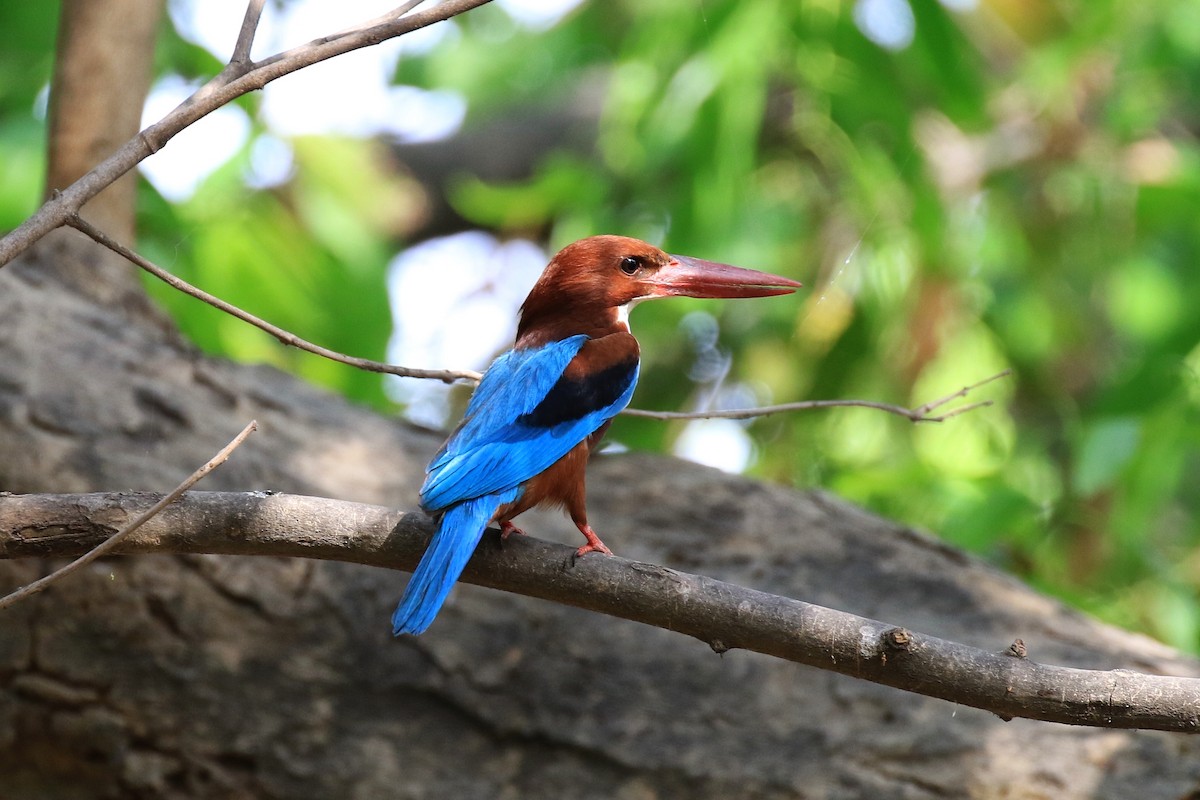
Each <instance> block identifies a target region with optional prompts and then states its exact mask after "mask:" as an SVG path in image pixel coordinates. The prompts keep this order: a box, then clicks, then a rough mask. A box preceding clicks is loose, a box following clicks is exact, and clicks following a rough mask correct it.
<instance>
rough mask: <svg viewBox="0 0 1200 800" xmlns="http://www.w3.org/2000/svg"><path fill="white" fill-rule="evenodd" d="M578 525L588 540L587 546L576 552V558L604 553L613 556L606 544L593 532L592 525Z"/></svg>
mask: <svg viewBox="0 0 1200 800" xmlns="http://www.w3.org/2000/svg"><path fill="white" fill-rule="evenodd" d="M576 525H578V526H579V532H580V533H582V534H583V535H584V536H585V537H586V538H587V544H585V545H584V546H583V547H581V548H579V549H578V550H576V551H575V557H576V558H579V557H580V556H582V555H586V554H587V553H592V552H596V553H604V555H606V556H611V555H612V554H613V551H612V550H609V549H608V548H607V547H605V545H604V542H602V541H600V537H599V536H597V535H596V532H595V531H594V530H592V526H591V525H588V524H587V523H586V522H584V523H576Z"/></svg>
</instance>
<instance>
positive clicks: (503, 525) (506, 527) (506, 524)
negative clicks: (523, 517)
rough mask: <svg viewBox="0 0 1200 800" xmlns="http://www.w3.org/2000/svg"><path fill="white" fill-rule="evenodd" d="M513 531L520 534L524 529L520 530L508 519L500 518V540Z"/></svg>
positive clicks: (522, 533) (523, 532) (522, 534)
mask: <svg viewBox="0 0 1200 800" xmlns="http://www.w3.org/2000/svg"><path fill="white" fill-rule="evenodd" d="M514 533H516V534H520V535H521V536H524V535H525V531H523V530H521V529H520V528H518V527H517V526H516V525H513V524H512V523H511V522H510V521H508V520H506V519H502V520H500V541H502V542H503V541H504V540H505V539H507V538H508V537H509V536H511V535H512V534H514Z"/></svg>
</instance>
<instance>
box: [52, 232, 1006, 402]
mask: <svg viewBox="0 0 1200 800" xmlns="http://www.w3.org/2000/svg"><path fill="white" fill-rule="evenodd" d="M67 224H68V225H70V226H71V227H73V228H75V229H76V230H78V231H80V232H81V233H83V234H85V235H86V236H88V237H90V238H91V239H92V240H93V241H95V242H96V243H97V244H100V245H103V246H104V247H107V248H108V249H109V250H111V251H113V252H114V253H117V254H118V255H120V256H123V257H124V258H125V259H127V260H128V261H129V262H130V263H132V264H135V265H137V266H138V267H140V268H141V269H143V270H145V271H146V272H148V273H150V274H151V275H153V276H154V277H156V278H158V279H159V280H160V281H162V282H163V283H165V284H167V285H168V286H170V287H171V288H173V289H177V290H178V291H181V292H183V293H184V294H187V295H190V296H191V297H194V298H196V299H197V300H200V301H202V302H205V303H207V304H209V305H210V306H212V307H213V308H216V309H218V310H220V311H223V312H225V313H226V314H229V315H230V316H232V317H236V318H237V319H240V320H242V321H243V322H245V323H247V324H249V325H253V326H254V327H256V328H258V329H259V330H261V331H263V332H265V333H268V334H270V335H271V336H273V337H275V339H277V340H278V341H279V342H280V343H282V344H284V345H286V346H288V347H295V348H297V349H299V350H304V351H306V352H309V353H312V354H313V355H316V356H320V357H322V358H327V359H329V360H330V361H336V362H338V363H339V364H345V365H347V366H350V367H354V368H356V369H361V370H365V371H367V372H378V373H383V374H386V375H398V376H400V377H404V378H422V379H427V380H438V381H442V382H444V383H454V382H455V381H466V382H468V383H478V382H479V379H480V378H481V377H482V376H481V375H480V373H478V372H475V371H474V370H466V369H417V368H415V367H401V366H396V365H394V364H385V363H383V362H382V361H372V360H370V359H367V358H359V357H357V356H349V355H346V354H345V353H339V352H337V351H336V350H330V349H329V348H327V347H322V346H321V345H318V344H313V343H312V342H309V341H307V340H306V339H302V338H300V337H299V336H297V335H296V334H294V333H292V332H291V331H288V330H286V329H284V328H280V327H279V326H277V325H273V324H271V323H270V322H267V321H266V320H264V319H260V318H259V317H256V316H254V315H253V314H251V313H250V312H249V311H245V310H244V309H241V308H238V307H237V306H235V305H233V304H232V303H229V302H227V301H225V300H222V299H221V298H219V297H217V296H215V295H211V294H209V293H208V292H206V291H204V290H203V289H201V288H199V287H197V286H193V285H192V284H190V283H188V282H187V281H185V280H183V279H182V278H180V277H179V276H177V275H173V274H171V273H170V272H167V271H166V270H165V269H163V268H162V267H160V266H158V265H157V264H155V263H154V262H152V261H150V260H149V259H148V258H146V257H145V256H143V255H142V254H140V253H138V252H136V251H135V250H131V249H130V248H128V247H126V246H125V245H123V244H121V243H120V242H118V241H116V240H115V239H113V238H112V237H111V236H109V235H108V234H106V233H104V231H101V230H100V229H98V228H97V227H96V226H94V225H92V224H91V223H90V222H88V221H87V220H85V219H83V217H81V216H79V215H78V214H74V215H72V216H71V217H69V218H68V219H67ZM1011 374H1012V370H1009V369H1006V370H1004V371H1003V372H998V373H996V374H995V375H992V376H991V377H989V378H985V379H983V380H981V381H979V382H978V383H973V384H971V385H970V386H964V387H963V388H961V389H959V390H958V391H956V392H952V393H950V394H948V395H946V396H945V397H942V398H939V399H937V400H933V401H930V402H928V403H925V404H924V405H920V406H917V407H916V408H905V407H904V406H898V405H892V404H890V403H878V402H875V401H873V400H803V401H800V402H796V403H784V404H782V405H775V406H763V407H761V408H742V409H733V410H729V411H646V410H643V409H640V408H627V409H625V410H624V411H622V412H621V413H622V414H626V415H628V416H631V417H645V418H648V419H661V420H689V419H751V418H754V417H765V416H768V415H770V414H781V413H785V412H790V411H810V410H812V409H817V408H845V407H859V408H873V409H876V410H878V411H884V412H887V413H889V414H895V415H897V416H901V417H904V418H905V419H909V420H912V421H913V422H942V421H944V420H947V419H950V418H951V417H956V416H958V415H959V414H965V413H966V412H968V411H973V410H975V409H977V408H983V407H986V406H990V405H992V401H991V400H982V401H980V402H978V403H971V404H969V405H965V406H963V407H961V408H956V409H954V410H953V411H949V412H947V413H945V414H940V415H938V416H931V415H930V414H931V412H933V411H936V410H937V409H939V408H941V407H942V406H944V405H946V403H949V402H950V401H951V400H954V399H956V398H959V397H965V396H966V395H967V394H968V393H970V392H971V391H972V390H974V389H977V388H979V387H980V386H983V385H984V384H987V383H991V382H992V381H995V380H999V379H1000V378H1004V377H1007V376H1008V375H1011Z"/></svg>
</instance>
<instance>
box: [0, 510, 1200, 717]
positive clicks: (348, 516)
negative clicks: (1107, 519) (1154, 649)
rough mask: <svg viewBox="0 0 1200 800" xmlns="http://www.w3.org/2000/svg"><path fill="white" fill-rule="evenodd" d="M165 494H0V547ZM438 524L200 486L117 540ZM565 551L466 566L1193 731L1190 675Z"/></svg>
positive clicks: (405, 539)
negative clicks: (893, 620) (1004, 642)
mask: <svg viewBox="0 0 1200 800" xmlns="http://www.w3.org/2000/svg"><path fill="white" fill-rule="evenodd" d="M158 499H159V496H158V495H151V494H83V495H20V496H14V495H9V496H0V558H2V559H17V558H29V557H45V556H68V555H74V554H78V553H81V552H84V551H86V550H88V549H91V548H93V547H95V546H96V544H97V543H98V542H101V541H103V540H104V539H106V538H107V537H109V536H111V535H112V533H113V532H114V531H115V530H117V529H118V528H120V527H122V526H123V524H124V521H125V520H126V519H128V518H129V517H130V516H132V515H136V514H139V513H141V512H142V511H144V510H145V509H146V508H148V507H149V506H151V505H152V504H153V503H154V502H155V501H156V500H158ZM431 534H432V525H431V522H430V520H429V519H428V518H427V517H426V516H425V515H424V514H421V513H405V512H399V511H393V510H389V509H386V508H382V507H379V506H368V505H361V504H356V503H347V502H342V501H336V500H326V499H321V498H314V497H302V496H297V495H283V494H279V495H272V494H262V493H225V492H191V493H188V494H186V495H185V496H184V497H183V498H181V499H180V500H179V501H178V502H177V503H175V504H174V505H172V506H170V507H168V508H167V509H165V510H164V511H163V512H162V513H161V514H159V515H158V516H156V517H154V518H153V519H152V520H150V521H149V522H147V523H146V525H144V526H143V527H142V528H141V529H140V530H139V531H138V532H137V533H135V534H133V535H131V536H130V537H129V538H128V539H126V540H125V541H123V542H121V543H120V545H119V546H118V547H117V548H116V551H117V552H119V553H125V554H134V553H221V554H230V555H272V556H301V557H306V558H319V559H328V560H336V561H347V562H353V563H358V564H368V565H372V566H380V567H389V568H392V569H406V570H408V569H412V568H413V567H414V566H415V565H416V563H417V560H418V559H419V557H420V555H421V552H422V551H423V549H424V547H425V545H426V544H427V542H428V538H429V536H430V535H431ZM572 555H573V550H572V549H571V548H569V547H566V546H564V545H559V544H552V543H549V542H544V541H540V540H538V539H535V538H533V537H526V536H522V537H514V538H512V539H510V540H509V541H508V542H505V543H504V544H503V546H501V544H500V542H499V537H498V536H488V537H485V538H484V541H483V543H482V544H481V546H480V548H479V550H478V551H477V552H476V555H475V556H474V557H473V558H472V560H471V563H470V565H469V566H468V567H467V570H466V572H465V573H464V575H463V579H464V580H466V581H469V582H471V583H475V584H479V585H481V586H489V587H492V588H496V589H504V590H506V591H511V592H516V593H519V594H525V595H529V596H531V597H539V598H542V599H545V600H551V601H555V602H559V603H564V604H568V605H574V606H578V607H580V608H585V609H588V610H592V611H598V612H601V613H604V614H610V615H613V616H616V617H623V618H625V619H629V620H634V621H637V622H643V623H646V624H648V625H654V626H657V627H661V628H665V629H668V630H673V631H677V632H679V633H684V634H687V635H689V636H693V637H695V638H697V639H699V640H701V641H703V642H705V643H707V644H708V645H709V646H710V647H712V649H713V650H715V651H717V652H718V653H724V652H726V651H728V650H732V649H744V650H754V651H757V652H760V653H766V654H768V655H773V656H777V657H779V658H783V659H787V660H790V661H795V662H797V663H801V664H808V665H810V666H814V667H819V668H821V669H827V670H832V671H835V672H839V673H842V674H845V675H851V676H854V677H858V678H863V679H866V680H870V681H874V682H877V683H881V684H885V685H888V686H893V687H896V688H899V689H905V690H907V691H911V692H916V693H918V694H923V695H928V696H930V697H939V698H942V699H944V700H949V701H951V702H955V703H960V704H962V705H967V706H973V707H975V708H981V709H985V710H988V711H992V712H994V713H996V714H998V715H1001V716H1002V717H1004V718H1006V719H1007V718H1010V717H1026V718H1029V719H1038V720H1046V721H1051V722H1062V723H1068V724H1077V725H1091V726H1097V727H1108V728H1147V729H1157V730H1167V731H1182V732H1189V733H1192V732H1196V731H1197V730H1198V729H1200V679H1197V678H1181V677H1168V676H1158V675H1146V674H1142V673H1137V672H1131V671H1128V670H1111V671H1100V670H1085V669H1074V668H1070V667H1058V666H1051V665H1045V664H1037V663H1035V662H1033V661H1029V660H1027V659H1026V658H1024V657H1023V647H1024V646H1023V645H1020V644H1019V643H1014V645H1013V646H1012V647H1009V648H1006V649H1004V650H1003V651H1002V652H996V653H992V652H986V651H983V650H979V649H977V648H973V647H968V646H966V645H962V644H958V643H955V642H949V641H945V640H942V639H937V638H935V637H932V636H926V635H924V634H920V633H916V632H914V631H909V630H906V629H904V628H899V627H896V626H893V625H888V624H886V623H883V622H878V621H876V620H871V619H867V618H864V617H859V616H856V615H854V614H848V613H845V612H842V611H835V610H833V609H828V608H823V607H821V606H816V605H812V604H809V603H804V602H801V601H799V600H792V599H789V598H786V597H779V596H776V595H771V594H767V593H765V592H759V591H755V590H753V589H747V588H744V587H741V586H736V585H733V584H729V583H724V582H722V581H718V580H714V579H712V578H706V577H704V576H700V575H690V574H688V573H684V572H678V571H676V570H672V569H668V568H666V567H661V566H657V565H654V564H646V563H640V562H635V561H628V560H625V559H622V558H615V557H614V558H601V557H587V558H582V559H579V560H577V561H576V560H575V559H573V557H572ZM385 612H386V609H380V624H381V625H384V624H386V619H385V617H386V613H385ZM430 635H434V636H436V635H437V633H436V631H435V632H434V633H432V634H430Z"/></svg>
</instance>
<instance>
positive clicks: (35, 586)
mask: <svg viewBox="0 0 1200 800" xmlns="http://www.w3.org/2000/svg"><path fill="white" fill-rule="evenodd" d="M257 429H258V422H256V421H254V420H250V423H249V424H248V425H247V426H246V427H245V428H242V432H241V433H239V434H238V435H237V436H235V437H233V439H232V440H231V441H230V442H229V444H227V445H225V446H224V447H223V448H221V450H220V452H218V453H217V454H216V455H215V456H213V457H212V458H210V459H209V460H208V461H206V462H205V463H204V464H203V465H201V467H200V468H199V469H197V470H196V471H195V472H193V473H192V474H191V475H189V476H187V478H185V479H184V481H183V483H181V484H179V485H178V486H176V487H175V488H174V489H172V490H171V491H170V493H168V494H166V495H164V496H163V498H162V499H161V500H159V501H158V502H157V503H155V504H154V505H152V506H151V507H150V508H148V509H146V510H145V511H143V512H142V513H141V514H139V515H138V517H137V519H135V520H134V521H133V522H131V523H129V524H128V525H126V526H125V527H124V528H121V529H120V530H119V531H117V532H116V533H114V534H113V535H112V536H110V537H108V538H107V539H105V540H104V541H103V542H102V543H100V544H99V545H97V546H96V547H94V548H92V549H91V550H88V551H87V552H85V553H84V554H83V555H81V556H80V557H79V558H77V559H75V560H74V561H72V562H71V563H70V564H67V565H66V566H65V567H62V568H60V569H57V570H55V571H54V572H51V573H50V574H49V575H44V576H42V577H41V578H38V579H37V580H36V581H34V582H33V583H30V584H28V585H26V586H22V587H21V588H20V589H17V590H16V591H15V592H12V593H10V594H7V595H5V596H4V597H0V611H2V610H4V609H6V608H8V607H9V606H11V605H13V604H15V603H19V602H20V601H22V600H24V599H25V598H27V597H32V596H33V595H35V594H37V593H38V592H40V591H42V590H43V589H45V588H46V587H48V586H49V585H50V584H52V583H54V582H55V581H59V580H62V579H63V578H65V577H67V576H68V575H70V574H71V573H73V572H78V571H79V570H81V569H83V568H84V567H86V566H87V565H88V564H90V563H92V562H93V561H95V560H96V559H98V558H100V557H102V556H106V555H109V554H110V553H112V552H113V551H115V550H116V549H117V548H118V547H119V546H120V545H121V543H122V542H123V541H125V539H127V538H128V537H129V536H130V535H132V534H133V532H134V531H136V530H137V529H138V528H140V527H142V526H143V525H145V524H146V523H147V522H149V521H150V520H151V519H153V518H154V517H156V516H157V515H158V514H159V513H160V512H161V511H162V510H163V509H164V508H166V507H167V506H169V505H171V504H172V503H174V502H175V501H176V500H178V499H179V498H180V497H182V496H183V493H184V492H186V491H187V490H188V489H190V488H192V487H193V486H195V485H196V484H197V483H198V482H199V481H200V480H201V479H202V478H204V476H205V475H207V474H208V473H210V472H212V471H213V470H214V469H216V468H217V467H219V466H221V465H222V464H224V463H225V461H226V460H227V459H228V458H229V456H230V454H232V453H233V451H234V450H236V449H238V447H239V446H241V444H242V442H244V441H246V437H248V436H249V435H250V434H252V433H254V431H256V430H257Z"/></svg>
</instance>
